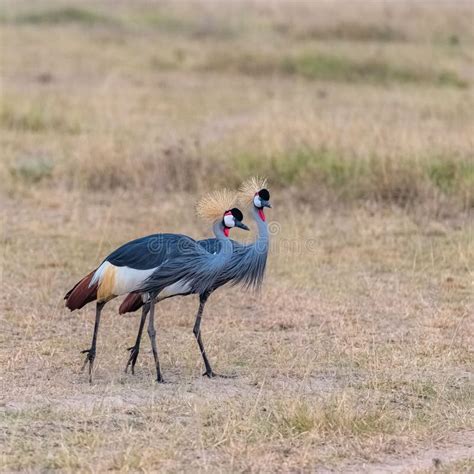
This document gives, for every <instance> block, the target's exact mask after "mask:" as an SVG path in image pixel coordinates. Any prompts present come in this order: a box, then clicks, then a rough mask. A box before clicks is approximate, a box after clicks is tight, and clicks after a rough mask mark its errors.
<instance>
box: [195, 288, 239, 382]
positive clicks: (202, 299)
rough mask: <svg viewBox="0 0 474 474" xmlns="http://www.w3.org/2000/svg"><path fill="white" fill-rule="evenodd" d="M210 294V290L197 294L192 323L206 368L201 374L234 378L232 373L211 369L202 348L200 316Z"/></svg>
mask: <svg viewBox="0 0 474 474" xmlns="http://www.w3.org/2000/svg"><path fill="white" fill-rule="evenodd" d="M210 294H211V293H210V292H206V293H202V294H200V295H199V309H198V312H197V314H196V321H195V323H194V328H193V333H194V336H195V337H196V340H197V343H198V345H199V350H200V351H201V356H202V360H203V361H204V366H205V368H206V371H205V372H204V373H203V374H202V375H205V376H206V377H209V378H214V377H222V378H234V377H235V376H233V375H221V374H216V373H215V372H214V371H213V370H212V367H211V364H210V362H209V359H208V358H207V354H206V350H205V349H204V344H203V342H202V338H201V317H202V313H203V311H204V306H205V305H206V302H207V299H208V298H209V296H210Z"/></svg>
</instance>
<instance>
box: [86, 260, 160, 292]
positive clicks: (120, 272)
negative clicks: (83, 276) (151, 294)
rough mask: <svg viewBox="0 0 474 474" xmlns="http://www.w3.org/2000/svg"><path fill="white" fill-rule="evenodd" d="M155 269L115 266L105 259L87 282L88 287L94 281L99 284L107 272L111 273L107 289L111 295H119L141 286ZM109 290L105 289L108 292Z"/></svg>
mask: <svg viewBox="0 0 474 474" xmlns="http://www.w3.org/2000/svg"><path fill="white" fill-rule="evenodd" d="M155 270H156V268H150V269H148V270H136V269H135V268H130V267H116V266H115V265H112V264H111V263H110V262H107V261H105V262H104V263H102V265H101V266H100V267H99V268H98V269H97V270H96V272H95V273H94V276H93V277H92V279H91V282H90V283H89V287H91V286H93V285H95V284H96V283H98V284H99V286H101V284H102V282H103V281H104V278H105V277H106V275H107V274H110V273H113V275H114V276H113V283H112V285H111V286H112V288H110V289H109V290H110V291H111V292H112V294H113V295H115V296H119V295H123V294H125V293H130V292H131V291H137V290H139V289H140V288H141V286H142V285H143V283H144V282H145V280H146V279H147V278H148V277H149V276H150V275H151V274H152V273H153V272H154V271H155ZM108 292H109V291H107V293H108Z"/></svg>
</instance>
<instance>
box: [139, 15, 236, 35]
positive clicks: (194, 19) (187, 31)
mask: <svg viewBox="0 0 474 474" xmlns="http://www.w3.org/2000/svg"><path fill="white" fill-rule="evenodd" d="M135 20H136V21H137V22H138V23H142V24H143V25H145V26H146V27H148V28H151V29H153V30H156V31H159V32H162V33H166V34H170V35H177V36H183V37H190V38H194V39H206V38H210V39H219V40H226V39H231V38H234V37H235V36H236V35H237V34H238V30H237V28H234V27H232V25H231V24H229V23H226V22H223V21H222V20H221V19H218V18H213V17H210V16H206V15H192V16H186V17H184V16H178V15H176V14H173V13H170V12H168V11H166V10H159V9H154V10H151V11H148V12H145V13H143V14H141V15H140V16H137V17H136V18H135Z"/></svg>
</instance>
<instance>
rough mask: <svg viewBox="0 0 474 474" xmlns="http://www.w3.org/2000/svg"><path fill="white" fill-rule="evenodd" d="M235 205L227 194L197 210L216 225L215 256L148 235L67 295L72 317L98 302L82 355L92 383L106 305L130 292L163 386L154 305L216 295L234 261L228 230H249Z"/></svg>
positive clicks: (194, 245) (174, 238)
mask: <svg viewBox="0 0 474 474" xmlns="http://www.w3.org/2000/svg"><path fill="white" fill-rule="evenodd" d="M236 200H237V197H236V195H235V194H233V193H231V192H230V191H228V190H223V191H218V192H215V193H210V194H208V195H207V196H205V197H204V198H203V199H202V200H201V201H200V203H199V204H198V214H199V215H200V216H201V217H203V218H205V219H207V220H209V221H212V228H213V231H214V235H215V239H216V241H217V242H218V243H219V248H218V250H217V251H216V252H215V253H214V252H213V253H210V252H208V251H207V250H206V249H205V247H203V246H201V245H200V244H199V243H198V242H196V241H195V240H194V239H192V238H191V237H188V236H185V235H181V234H153V235H149V236H146V237H142V238H140V239H136V240H132V241H131V242H128V243H126V244H124V245H122V246H121V247H119V248H118V249H117V250H115V251H114V252H112V253H111V254H110V255H109V256H108V257H106V258H105V259H104V260H103V261H102V263H101V264H100V265H99V266H98V267H97V268H96V269H95V270H94V271H92V272H91V273H89V274H88V275H86V276H85V277H84V278H83V279H82V280H80V281H79V282H78V283H77V284H76V285H75V286H74V287H73V288H72V289H71V290H70V291H69V292H68V293H67V294H66V296H65V297H64V299H65V300H66V306H67V307H68V308H69V309H70V310H71V311H74V310H75V309H80V308H82V307H83V306H84V305H86V304H87V303H90V302H92V301H96V302H97V303H96V316H95V325H94V333H93V337H92V343H91V347H90V348H89V349H86V350H85V351H83V353H85V354H87V356H86V360H85V362H84V366H83V368H85V366H86V365H87V364H89V381H90V382H92V370H93V365H94V360H95V357H96V345H97V334H98V330H99V324H100V317H101V312H102V309H103V307H104V306H105V304H106V303H107V302H108V301H110V300H112V299H114V298H115V297H117V296H120V295H123V294H127V293H130V292H134V295H135V296H137V295H138V297H139V298H140V300H141V301H142V302H143V303H144V306H143V310H142V321H141V323H143V324H144V322H145V320H146V316H147V314H148V312H149V321H148V335H149V337H150V342H151V346H152V350H153V356H154V359H155V366H156V374H157V378H156V380H157V381H158V382H163V376H162V374H161V370H160V363H159V358H158V350H157V346H156V331H155V326H154V306H155V302H156V301H157V300H159V299H164V298H166V297H170V296H175V295H178V294H180V295H186V294H190V293H199V294H204V293H206V292H207V291H209V290H210V289H212V287H213V286H214V282H215V280H216V279H217V278H218V276H219V274H220V273H221V271H222V269H223V268H224V267H225V264H226V263H227V262H228V261H229V260H230V259H231V258H232V255H233V244H232V242H231V241H230V239H229V232H230V229H232V228H233V227H240V228H242V229H245V230H249V229H248V227H247V226H246V225H245V224H243V223H242V220H243V215H242V212H241V211H240V210H239V209H238V208H236V207H235V203H236ZM142 329H143V325H141V330H142ZM140 336H141V333H140ZM200 346H201V345H200Z"/></svg>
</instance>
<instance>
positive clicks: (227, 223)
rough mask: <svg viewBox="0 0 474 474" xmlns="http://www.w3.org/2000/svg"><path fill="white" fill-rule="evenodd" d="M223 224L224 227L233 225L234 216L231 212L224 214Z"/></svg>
mask: <svg viewBox="0 0 474 474" xmlns="http://www.w3.org/2000/svg"><path fill="white" fill-rule="evenodd" d="M224 224H225V226H226V227H229V228H230V227H234V225H235V221H234V216H233V215H232V214H228V215H226V216H224Z"/></svg>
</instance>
